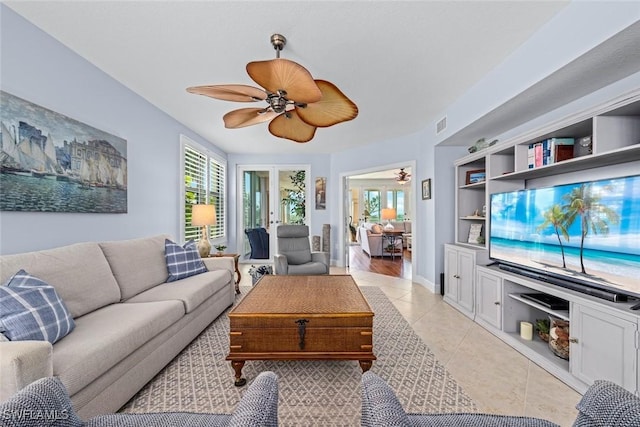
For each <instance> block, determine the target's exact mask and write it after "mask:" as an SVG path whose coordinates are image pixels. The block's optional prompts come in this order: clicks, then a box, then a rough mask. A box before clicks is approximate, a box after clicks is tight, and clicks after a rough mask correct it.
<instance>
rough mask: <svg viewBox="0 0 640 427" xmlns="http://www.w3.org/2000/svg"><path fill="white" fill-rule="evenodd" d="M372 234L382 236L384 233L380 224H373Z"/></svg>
mask: <svg viewBox="0 0 640 427" xmlns="http://www.w3.org/2000/svg"><path fill="white" fill-rule="evenodd" d="M371 233H372V234H381V233H382V226H381V225H380V224H373V225H372V226H371Z"/></svg>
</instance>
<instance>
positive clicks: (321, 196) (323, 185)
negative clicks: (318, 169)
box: [316, 176, 327, 210]
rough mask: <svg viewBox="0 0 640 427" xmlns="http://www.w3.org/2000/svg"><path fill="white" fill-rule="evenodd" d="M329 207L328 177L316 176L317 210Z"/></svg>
mask: <svg viewBox="0 0 640 427" xmlns="http://www.w3.org/2000/svg"><path fill="white" fill-rule="evenodd" d="M324 209H327V178H326V177H323V176H320V177H318V178H316V210H324Z"/></svg>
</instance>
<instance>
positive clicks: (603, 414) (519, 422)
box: [361, 371, 640, 427]
mask: <svg viewBox="0 0 640 427" xmlns="http://www.w3.org/2000/svg"><path fill="white" fill-rule="evenodd" d="M361 390H362V426H363V427H379V426H394V427H403V426H407V427H409V426H430V427H458V426H460V427H462V426H474V427H559V426H558V425H557V424H554V423H552V422H551V421H547V420H544V419H541V418H533V417H521V416H509V415H494V414H482V413H451V414H437V413H436V414H411V413H406V412H405V411H404V409H403V408H402V405H401V404H400V402H399V401H398V398H397V397H396V395H395V393H394V392H393V389H391V387H389V385H388V384H387V383H386V382H385V381H384V380H383V379H382V378H380V377H379V376H378V375H376V374H374V373H373V372H371V371H367V372H365V373H364V374H362V389H361ZM576 409H578V416H577V418H576V420H575V421H574V423H573V427H597V426H602V427H604V426H616V427H637V426H640V398H638V397H636V396H634V395H633V394H631V393H630V392H628V391H627V390H625V389H623V388H622V387H620V386H618V385H617V384H614V383H612V382H610V381H603V380H598V381H595V382H594V383H593V385H591V387H589V389H588V390H587V392H586V393H585V394H584V396H582V399H581V400H580V402H578V404H577V405H576Z"/></svg>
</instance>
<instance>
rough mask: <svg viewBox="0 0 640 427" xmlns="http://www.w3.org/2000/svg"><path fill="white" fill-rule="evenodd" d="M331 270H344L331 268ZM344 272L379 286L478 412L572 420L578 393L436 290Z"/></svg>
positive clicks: (245, 277)
mask: <svg viewBox="0 0 640 427" xmlns="http://www.w3.org/2000/svg"><path fill="white" fill-rule="evenodd" d="M248 269H249V265H244V266H242V270H243V277H242V282H241V285H243V286H251V277H249V275H248V274H247V273H246V272H247V271H248ZM331 273H332V274H345V273H347V271H346V270H345V269H344V268H333V267H332V269H331ZM349 273H350V274H351V275H352V276H353V277H354V279H355V280H356V282H357V283H358V284H359V285H360V286H377V287H379V288H380V289H382V291H383V292H384V293H385V294H386V295H387V297H388V298H389V299H390V300H391V301H392V302H393V304H394V305H395V306H396V308H397V309H398V311H400V312H401V313H402V314H403V316H404V317H405V318H406V319H407V321H408V322H409V323H410V324H411V325H412V326H413V329H414V330H415V331H416V333H417V334H418V336H420V337H421V338H422V339H423V340H424V342H425V343H426V344H427V346H428V347H429V348H430V349H431V351H433V353H434V354H435V355H436V358H437V359H438V360H439V361H440V363H442V364H443V365H444V366H445V367H446V368H447V370H448V371H449V372H450V373H451V374H452V375H453V376H454V378H455V379H456V381H458V383H459V384H460V385H461V386H462V387H463V389H464V390H465V391H466V392H467V394H468V395H469V396H470V397H471V398H472V399H473V400H474V401H475V402H476V405H477V406H478V410H479V411H480V412H488V413H494V414H503V415H520V416H532V417H539V418H545V419H547V420H550V421H552V422H555V423H557V424H559V425H561V426H571V425H572V424H573V421H574V420H575V417H576V413H577V411H576V409H575V405H576V403H578V401H579V400H580V398H581V395H580V394H579V393H577V392H576V391H574V390H573V389H572V388H570V387H569V386H567V385H565V384H564V383H563V382H561V381H560V380H558V379H556V378H555V377H554V376H552V375H551V374H549V373H548V372H547V371H545V370H544V369H542V368H540V367H539V366H538V365H536V364H535V363H533V362H531V361H529V359H527V358H526V357H524V356H523V355H521V354H520V353H518V352H517V351H516V350H514V349H512V348H511V347H509V346H508V345H507V344H505V343H504V342H502V341H501V340H500V339H498V338H496V337H495V336H493V335H492V334H491V333H489V332H487V331H486V330H485V329H483V328H482V327H480V326H479V325H477V324H476V323H475V322H473V321H472V320H471V319H469V318H467V317H465V316H464V315H462V314H461V313H459V312H458V311H457V310H455V309H454V308H452V307H451V306H449V305H448V304H447V303H445V302H444V301H443V300H442V297H441V296H440V295H436V294H433V293H432V292H430V291H429V290H427V289H425V288H424V287H423V286H421V285H418V284H415V283H411V281H410V280H407V279H401V278H397V277H389V276H384V275H381V274H376V273H370V272H364V271H350V272H349ZM374 363H375V362H374Z"/></svg>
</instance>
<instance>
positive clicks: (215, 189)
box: [209, 157, 227, 240]
mask: <svg viewBox="0 0 640 427" xmlns="http://www.w3.org/2000/svg"><path fill="white" fill-rule="evenodd" d="M225 172H226V164H223V163H221V162H220V161H219V160H217V159H215V158H212V157H210V158H209V203H212V204H213V205H214V206H215V207H216V218H217V224H216V225H215V226H212V227H209V238H211V239H214V240H215V239H222V238H224V237H226V230H225V224H226V222H227V221H226V219H227V215H226V214H227V212H226V210H225V204H226V200H225V197H224V195H225V189H226V181H225Z"/></svg>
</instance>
